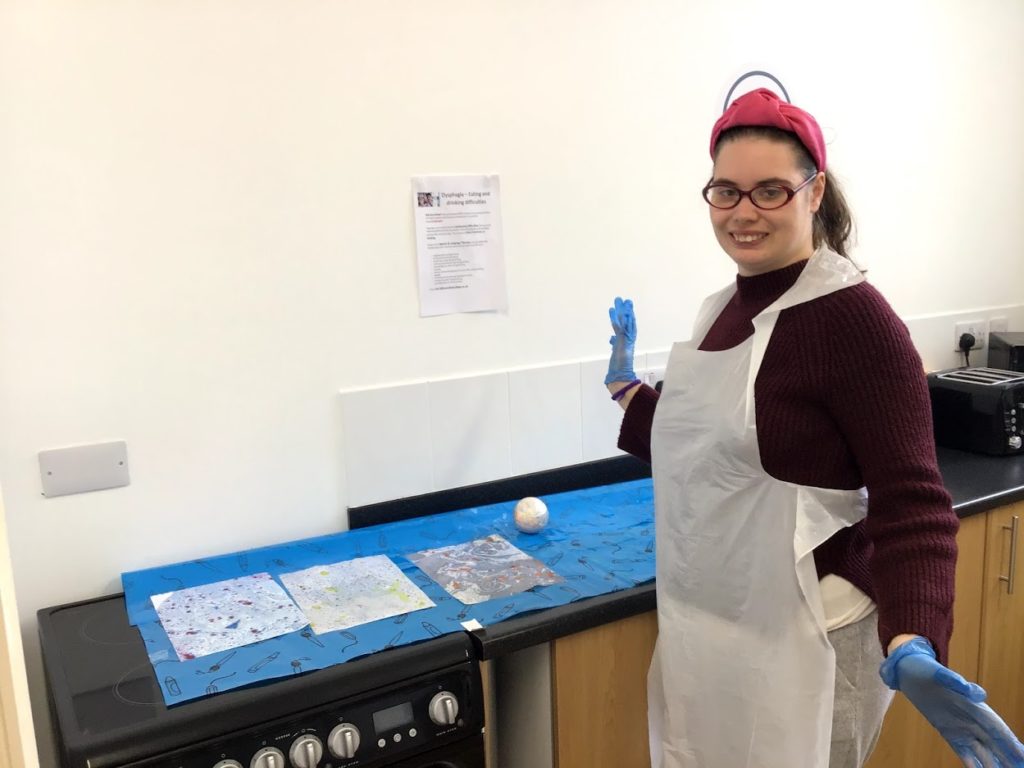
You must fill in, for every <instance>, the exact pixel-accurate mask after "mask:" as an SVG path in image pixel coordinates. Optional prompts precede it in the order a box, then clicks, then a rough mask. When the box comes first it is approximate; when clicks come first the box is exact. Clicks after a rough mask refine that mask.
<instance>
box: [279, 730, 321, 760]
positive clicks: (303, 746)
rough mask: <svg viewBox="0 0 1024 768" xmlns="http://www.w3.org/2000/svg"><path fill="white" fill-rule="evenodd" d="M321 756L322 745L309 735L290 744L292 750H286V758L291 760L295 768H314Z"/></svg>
mask: <svg viewBox="0 0 1024 768" xmlns="http://www.w3.org/2000/svg"><path fill="white" fill-rule="evenodd" d="M323 756H324V745H323V743H322V742H321V741H320V739H318V738H317V737H316V736H314V735H313V734H311V733H307V734H306V735H305V736H299V738H297V739H296V740H295V741H293V742H292V748H291V749H289V750H288V757H290V758H291V761H292V765H294V766H295V768H316V767H317V766H318V765H319V764H320V758H321V757H323Z"/></svg>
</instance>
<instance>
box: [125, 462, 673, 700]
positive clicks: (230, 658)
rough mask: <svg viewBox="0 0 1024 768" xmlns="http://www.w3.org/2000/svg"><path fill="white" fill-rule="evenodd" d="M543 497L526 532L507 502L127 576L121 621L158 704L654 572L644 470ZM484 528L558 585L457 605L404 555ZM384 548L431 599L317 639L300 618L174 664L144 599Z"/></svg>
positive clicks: (631, 583) (625, 583) (605, 589)
mask: <svg viewBox="0 0 1024 768" xmlns="http://www.w3.org/2000/svg"><path fill="white" fill-rule="evenodd" d="M543 498H544V501H545V503H546V504H547V505H548V509H549V511H550V522H549V524H548V526H547V527H546V528H545V529H543V530H542V531H540V532H539V533H535V534H525V533H521V532H520V531H519V530H518V529H516V527H515V524H514V523H513V519H512V513H513V510H514V508H515V502H511V501H510V502H503V503H500V504H491V505H488V506H484V507H472V508H468V509H462V510H456V511H453V512H445V513H442V514H438V515H429V516H426V517H417V518H413V519H410V520H403V521H400V522H395V523H386V524H382V525H376V526H371V527H368V528H360V529H357V530H354V531H343V532H341V533H335V534H330V535H327V536H319V537H316V538H311V539H303V540H300V541H292V542H288V543H285V544H278V545H273V546H268V547H261V548H258V549H250V550H246V551H243V552H236V553H232V554H227V555H220V556H217V557H211V558H204V559H201V560H192V561H189V562H183V563H176V564H172V565H166V566H161V567H157V568H149V569H146V570H141V571H132V572H128V573H124V574H122V576H121V580H122V584H123V587H124V592H125V603H126V604H127V608H128V617H129V620H130V622H131V623H132V624H135V625H137V626H138V628H139V631H140V632H141V634H142V637H143V640H144V641H145V643H146V647H147V650H148V652H149V658H150V661H151V662H152V664H153V667H154V671H155V672H156V677H157V680H158V681H159V683H160V687H161V689H162V690H163V695H164V701H165V702H166V703H167V704H168V705H174V704H178V703H182V702H185V701H190V700H192V699H197V698H200V697H203V696H208V695H211V694H215V693H218V692H220V691H226V690H230V689H232V688H239V687H242V686H245V685H250V684H252V683H255V682H258V681H263V680H270V679H274V678H279V677H286V676H290V675H296V674H301V673H302V672H308V671H310V670H314V669H320V668H323V667H327V666H331V665H333V664H339V663H342V662H345V661H348V660H350V659H354V658H357V657H359V656H365V655H367V654H370V653H374V652H376V651H380V650H383V649H385V648H392V647H394V646H398V645H406V644H410V643H415V642H419V641H421V640H427V639H430V638H431V637H437V636H440V635H443V634H447V633H450V632H461V631H463V629H464V628H463V626H462V624H463V622H466V621H470V620H472V619H476V620H477V621H478V622H479V623H480V624H482V625H484V626H489V625H492V624H495V623H497V622H500V621H502V620H504V619H508V618H510V617H512V616H516V615H518V614H522V613H526V612H529V611H536V610H541V609H544V608H551V607H554V606H557V605H564V604H566V603H570V602H573V601H574V600H581V599H583V598H587V597H594V596H596V595H602V594H607V593H609V592H615V591H618V590H622V589H629V588H632V587H635V586H637V585H639V584H643V583H645V582H648V581H651V580H652V579H653V578H654V498H653V487H652V484H651V480H650V479H649V478H648V479H644V480H635V481H631V482H627V483H617V484H614V485H606V486H599V487H596V488H586V489H583V490H579V491H570V492H567V493H559V494H551V495H547V496H544V497H543ZM492 533H496V534H499V535H501V536H504V537H505V538H506V539H508V540H509V541H510V542H511V543H512V544H513V545H514V546H516V547H518V548H519V549H521V550H523V551H524V552H526V553H527V554H529V555H532V556H533V557H536V558H537V559H539V560H541V561H543V562H544V563H545V564H546V565H548V566H549V567H550V568H551V569H552V570H554V571H555V572H556V573H557V574H558V575H559V576H561V577H562V578H563V579H565V581H563V582H561V583H559V584H552V585H547V586H538V587H534V588H533V589H531V590H528V591H526V592H522V593H520V594H518V595H513V596H511V597H504V598H496V599H493V600H488V601H485V602H482V603H478V604H476V605H464V604H463V603H461V602H459V601H458V600H456V599H455V598H453V597H451V596H450V595H449V594H448V593H447V592H446V591H445V590H444V589H443V588H442V587H441V586H440V585H439V584H437V583H436V582H434V581H433V580H432V579H430V578H429V577H428V576H427V575H426V574H425V573H423V572H422V571H421V570H420V569H419V568H417V567H416V566H415V565H413V564H412V563H411V562H410V561H409V560H408V559H407V558H406V557H405V556H406V555H408V554H412V553H414V552H418V551H421V550H424V549H432V548H436V547H445V546H450V545H453V544H461V543H464V542H468V541H470V540H472V539H478V538H483V537H484V536H488V535H490V534H492ZM381 554H383V555H388V556H389V557H390V558H391V559H392V560H393V561H394V562H395V564H396V565H397V566H398V567H399V568H401V570H402V572H403V573H405V575H406V576H408V577H409V578H410V579H411V580H412V581H413V582H414V583H415V584H417V585H418V586H419V587H420V588H421V589H422V590H423V591H424V592H425V593H426V594H427V596H429V597H430V599H431V600H433V601H434V602H435V603H436V606H435V607H433V608H426V609H423V610H419V611H414V612H411V613H406V614H402V615H401V616H397V617H393V618H389V619H382V620H380V621H375V622H372V623H369V624H363V625H361V626H358V627H353V628H351V629H348V630H344V631H335V632H328V633H324V634H322V635H316V634H314V633H313V631H312V630H311V629H310V628H309V627H308V626H307V627H305V628H304V629H302V630H299V631H296V632H291V633H289V634H287V635H282V636H280V637H276V638H272V639H269V640H262V641H260V642H257V643H252V644H250V645H246V646H244V647H241V648H237V649H235V650H231V651H227V652H225V653H222V654H211V655H209V656H202V657H200V658H196V659H191V660H188V661H179V660H178V657H177V654H176V653H175V651H174V648H173V646H172V645H171V642H170V640H169V638H168V637H167V634H166V633H165V632H164V631H163V628H162V627H161V625H160V622H159V619H158V618H157V614H156V611H155V610H154V608H153V604H152V602H151V600H150V597H151V596H152V595H159V594H163V593H165V592H172V591H175V590H179V589H185V588H187V587H195V586H200V585H203V584H210V583H212V582H217V581H222V580H225V579H231V578H238V577H239V576H245V575H247V574H251V573H259V572H268V573H270V574H271V575H272V576H274V578H275V579H278V577H279V575H280V574H282V573H289V572H291V571H297V570H301V569H303V568H309V567H311V566H314V565H325V564H330V563H336V562H340V561H343V560H351V559H353V558H357V557H367V556H370V555H381ZM278 580H279V579H278Z"/></svg>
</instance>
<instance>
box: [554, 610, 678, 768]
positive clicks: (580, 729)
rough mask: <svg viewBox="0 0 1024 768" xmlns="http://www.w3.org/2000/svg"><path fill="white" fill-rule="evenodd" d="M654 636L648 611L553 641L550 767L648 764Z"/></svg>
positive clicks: (653, 616) (654, 619) (645, 767)
mask: <svg viewBox="0 0 1024 768" xmlns="http://www.w3.org/2000/svg"><path fill="white" fill-rule="evenodd" d="M657 636H658V616H657V612H656V611H649V612H648V613H643V614H640V615H638V616H631V617H630V618H628V619H620V620H619V621H615V622H612V623H611V624H604V625H602V626H600V627H595V628H594V629H588V630H586V631H585V632H578V633H577V634H575V635H569V636H567V637H560V638H558V639H557V640H555V641H554V643H552V649H551V679H552V691H551V695H552V698H553V699H554V701H553V706H552V711H553V717H554V723H553V728H554V752H555V756H554V757H555V759H554V765H555V768H581V766H586V767H587V768H623V766H629V768H650V764H651V763H650V756H649V754H648V751H649V748H648V742H647V668H648V667H649V666H650V664H651V654H652V653H653V652H654V642H655V640H656V639H657Z"/></svg>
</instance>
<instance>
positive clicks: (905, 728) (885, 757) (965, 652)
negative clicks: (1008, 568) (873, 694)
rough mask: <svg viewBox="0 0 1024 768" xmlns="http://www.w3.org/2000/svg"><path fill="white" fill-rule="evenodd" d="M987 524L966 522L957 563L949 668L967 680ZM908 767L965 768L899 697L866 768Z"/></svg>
mask: <svg viewBox="0 0 1024 768" xmlns="http://www.w3.org/2000/svg"><path fill="white" fill-rule="evenodd" d="M996 511H998V510H996ZM990 514H994V513H990ZM986 520H987V516H986V515H984V514H979V515H972V516H971V517H968V518H966V519H964V520H962V521H961V522H960V533H959V534H958V535H957V545H958V547H959V550H960V553H959V556H958V558H957V565H956V602H955V603H954V605H953V639H952V640H951V641H950V645H949V666H950V667H951V668H952V669H955V670H956V671H957V672H959V673H960V674H962V675H963V676H964V677H966V678H967V679H968V680H978V679H979V671H978V670H979V667H978V650H979V647H980V645H981V630H982V579H983V574H984V571H985V539H986ZM1022 589H1024V587H1022ZM908 766H928V768H962V766H963V763H962V762H960V759H959V758H958V757H957V756H956V755H955V754H954V752H953V750H952V749H950V748H949V745H947V744H946V742H945V741H944V740H943V738H942V737H941V736H939V734H938V733H937V732H936V731H935V729H934V728H932V727H931V725H929V724H928V721H927V720H925V719H924V718H923V717H922V716H921V714H920V713H919V712H918V711H917V710H916V709H915V708H914V706H913V705H912V704H911V703H910V702H909V701H907V700H906V699H905V698H903V696H901V695H900V694H898V693H897V694H896V698H895V699H894V700H893V703H892V707H891V708H890V709H889V712H888V714H887V715H886V716H885V723H884V725H883V726H882V734H881V736H880V737H879V740H878V746H877V747H875V751H874V752H873V753H872V755H871V759H869V760H868V762H867V764H866V768H907V767H908Z"/></svg>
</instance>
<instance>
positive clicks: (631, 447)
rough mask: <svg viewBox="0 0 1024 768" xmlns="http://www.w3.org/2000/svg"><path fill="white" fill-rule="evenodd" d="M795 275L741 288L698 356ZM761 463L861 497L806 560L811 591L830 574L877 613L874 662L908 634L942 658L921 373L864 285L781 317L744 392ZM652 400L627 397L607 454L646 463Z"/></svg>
mask: <svg viewBox="0 0 1024 768" xmlns="http://www.w3.org/2000/svg"><path fill="white" fill-rule="evenodd" d="M806 264H807V262H806V261H801V262H798V263H797V264H793V265H791V266H789V267H785V268H783V269H779V270H776V271H774V272H769V273H766V274H763V275H754V276H751V277H744V276H737V278H736V288H737V290H736V294H735V295H734V296H733V297H732V299H731V300H730V301H729V303H728V304H727V305H726V307H725V309H723V310H722V312H721V314H720V315H719V316H718V318H717V319H716V320H715V322H714V323H713V324H712V326H711V329H710V330H709V331H708V333H707V335H706V336H705V337H704V340H703V341H702V342H701V345H700V349H702V350H706V351H711V352H714V351H720V350H724V349H729V348H731V347H734V346H736V345H737V344H739V343H740V342H742V341H743V340H745V339H746V338H748V337H749V336H751V335H752V334H753V332H754V326H753V323H752V322H751V320H752V319H753V318H754V317H755V316H756V315H757V314H758V313H760V312H761V311H762V310H764V309H765V308H766V307H768V305H769V304H771V303H772V302H773V301H775V299H777V298H778V297H779V296H781V295H782V294H783V293H784V292H785V291H786V290H787V289H789V288H790V287H791V286H792V285H793V283H794V282H796V279H797V278H798V277H799V276H800V273H801V272H802V271H803V268H804V266H805V265H806ZM754 397H755V401H756V403H757V406H756V418H757V439H758V447H759V449H760V454H761V463H762V465H763V466H764V468H765V471H766V472H768V474H770V475H771V476H772V477H775V478H777V479H779V480H784V481H788V482H792V483H797V484H799V485H809V486H817V487H821V488H839V489H845V490H852V489H856V488H860V487H861V486H866V487H867V490H868V513H867V517H866V518H865V520H863V521H862V522H860V523H858V524H857V525H854V526H852V527H850V528H845V529H843V530H842V531H840V532H839V533H837V534H835V535H834V536H833V537H832V538H831V539H829V540H828V541H826V542H825V543H824V544H822V545H821V546H820V547H818V549H816V550H815V552H814V559H815V563H816V565H817V568H818V575H819V577H824V576H827V575H829V574H835V575H836V576H839V577H841V578H844V579H846V580H847V581H849V582H851V583H852V584H854V585H855V586H857V587H858V588H859V589H860V590H861V591H863V592H864V593H865V594H867V595H869V596H870V597H871V598H872V599H873V600H874V601H875V602H876V603H877V604H878V616H879V622H878V632H879V637H880V640H881V642H882V646H883V648H887V647H888V645H889V642H890V640H891V639H892V638H893V637H894V636H896V635H898V634H903V633H907V634H919V635H923V636H924V637H927V638H928V639H929V640H930V641H931V642H932V644H933V645H934V646H935V649H936V652H937V653H938V655H939V658H940V660H942V661H943V663H945V659H946V658H947V652H948V646H949V636H950V633H951V632H952V625H953V615H952V613H953V611H952V606H953V583H954V572H955V568H956V538H955V537H956V532H957V529H958V526H959V521H958V520H957V517H956V515H955V514H954V512H953V509H952V505H951V501H950V497H949V494H948V493H947V491H946V489H945V487H944V485H943V483H942V477H941V476H940V474H939V470H938V465H937V462H936V458H935V443H934V439H933V436H932V423H931V408H930V404H929V395H928V387H927V382H926V379H925V376H924V370H923V367H922V364H921V359H920V357H919V356H918V354H917V351H916V350H915V349H914V346H913V344H912V342H911V340H910V335H909V333H908V332H907V328H906V326H905V325H904V324H903V322H902V321H901V320H900V319H899V317H897V316H896V314H895V312H894V311H893V310H892V308H891V307H890V306H889V304H888V303H887V302H886V300H885V299H884V298H883V297H882V295H881V294H880V293H879V292H878V291H877V290H875V289H874V288H873V287H872V286H871V285H870V284H868V283H867V282H864V283H860V284H858V285H856V286H853V287H850V288H845V289H842V290H839V291H836V292H834V293H831V294H828V295H827V296H823V297H821V298H818V299H815V300H813V301H809V302H806V303H803V304H798V305H797V306H794V307H790V308H789V309H784V310H782V311H781V312H780V313H779V318H778V321H777V323H776V325H775V330H774V332H773V333H772V336H771V339H770V340H769V343H768V347H767V349H766V350H765V356H764V360H763V361H762V363H761V368H760V370H759V371H758V374H757V379H756V380H755V382H754ZM657 403H658V393H657V392H656V391H655V390H653V389H651V388H650V387H647V386H643V387H640V388H639V389H638V391H637V393H636V395H635V396H634V397H633V400H632V402H631V403H630V405H629V408H628V409H627V410H626V414H625V417H624V418H623V421H622V429H621V433H620V436H619V447H620V448H621V449H622V450H624V451H627V452H628V453H631V454H633V455H635V456H638V457H639V458H642V459H644V460H645V461H648V462H649V461H650V459H651V452H650V450H651V449H650V446H651V424H652V421H653V418H654V410H655V407H656V406H657Z"/></svg>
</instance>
